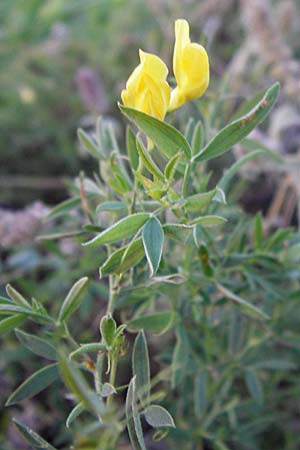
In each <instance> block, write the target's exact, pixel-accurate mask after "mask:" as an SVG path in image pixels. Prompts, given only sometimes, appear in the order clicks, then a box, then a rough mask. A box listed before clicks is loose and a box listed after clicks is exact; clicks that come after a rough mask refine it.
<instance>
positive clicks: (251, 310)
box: [217, 284, 270, 320]
mask: <svg viewBox="0 0 300 450" xmlns="http://www.w3.org/2000/svg"><path fill="white" fill-rule="evenodd" d="M217 286H218V289H219V291H220V292H221V293H222V294H223V295H224V296H225V297H227V298H229V299H230V300H233V301H234V302H235V303H238V304H239V305H241V306H242V308H243V310H244V311H245V313H247V314H249V315H250V316H252V317H255V318H259V319H264V320H266V319H270V317H269V316H268V314H266V313H265V312H264V311H262V310H261V309H259V308H257V306H255V305H252V304H251V303H249V302H247V301H246V300H244V299H243V298H241V297H239V296H238V295H236V294H234V293H233V292H231V291H229V289H226V288H225V287H224V286H222V285H220V284H218V285H217Z"/></svg>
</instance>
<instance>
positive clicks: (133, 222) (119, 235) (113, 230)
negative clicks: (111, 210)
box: [82, 213, 150, 247]
mask: <svg viewBox="0 0 300 450" xmlns="http://www.w3.org/2000/svg"><path fill="white" fill-rule="evenodd" d="M149 217H150V214H149V213H137V214H132V215H131V216H127V217H124V218H123V219H121V220H119V221H118V222H116V223H114V224H113V225H112V226H111V227H109V228H107V229H106V230H104V231H102V232H101V233H100V234H98V235H97V236H95V237H94V238H93V239H91V240H90V241H88V242H85V243H84V244H82V245H83V246H90V247H93V246H95V245H100V244H110V243H112V242H116V241H120V240H121V239H124V238H127V237H129V236H132V235H133V234H134V233H136V232H137V231H138V230H139V229H140V228H141V227H142V226H143V225H144V223H145V222H146V220H147V219H149Z"/></svg>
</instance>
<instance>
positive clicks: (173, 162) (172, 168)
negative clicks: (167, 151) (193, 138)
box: [164, 152, 182, 180]
mask: <svg viewBox="0 0 300 450" xmlns="http://www.w3.org/2000/svg"><path fill="white" fill-rule="evenodd" d="M181 159H182V154H181V152H179V153H177V154H176V155H174V156H173V158H171V159H170V160H169V161H168V163H167V164H166V167H165V171H164V175H165V177H166V179H167V180H172V178H173V177H174V175H175V172H176V169H177V166H178V163H179V162H180V160H181Z"/></svg>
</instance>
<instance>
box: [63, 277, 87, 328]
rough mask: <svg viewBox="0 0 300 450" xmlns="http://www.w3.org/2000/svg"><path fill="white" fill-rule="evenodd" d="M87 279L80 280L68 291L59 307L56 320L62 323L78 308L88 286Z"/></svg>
mask: <svg viewBox="0 0 300 450" xmlns="http://www.w3.org/2000/svg"><path fill="white" fill-rule="evenodd" d="M88 281H89V279H88V277H83V278H80V280H78V281H77V282H76V283H75V284H74V285H73V286H72V287H71V289H70V291H69V292H68V295H67V296H66V298H65V300H64V302H63V304H62V305H61V308H60V311H59V315H58V320H59V321H63V320H66V319H67V318H68V317H70V315H71V314H73V312H74V311H76V309H77V308H79V306H80V304H81V302H82V300H83V297H84V294H85V292H86V289H87V286H88Z"/></svg>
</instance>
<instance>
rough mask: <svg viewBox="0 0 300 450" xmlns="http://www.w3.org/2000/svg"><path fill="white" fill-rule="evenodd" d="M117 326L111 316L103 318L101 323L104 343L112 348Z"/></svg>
mask: <svg viewBox="0 0 300 450" xmlns="http://www.w3.org/2000/svg"><path fill="white" fill-rule="evenodd" d="M116 330H117V324H116V322H115V320H114V319H113V318H112V317H111V315H108V316H103V317H102V319H101V322H100V332H101V336H102V339H103V341H104V342H105V344H106V345H107V347H110V346H111V345H112V344H113V342H114V339H115V335H116Z"/></svg>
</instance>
